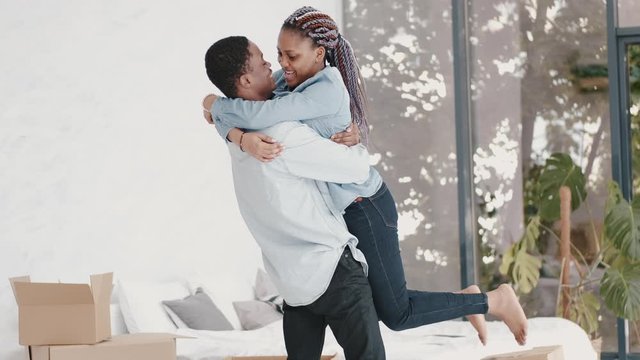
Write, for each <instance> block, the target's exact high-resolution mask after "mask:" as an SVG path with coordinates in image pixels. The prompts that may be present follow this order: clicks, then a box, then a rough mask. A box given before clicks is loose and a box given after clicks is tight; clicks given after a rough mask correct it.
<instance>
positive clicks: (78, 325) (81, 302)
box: [9, 273, 113, 345]
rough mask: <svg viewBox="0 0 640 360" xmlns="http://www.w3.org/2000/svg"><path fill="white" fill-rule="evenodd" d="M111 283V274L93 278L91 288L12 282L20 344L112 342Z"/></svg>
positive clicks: (80, 285)
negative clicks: (107, 340)
mask: <svg viewBox="0 0 640 360" xmlns="http://www.w3.org/2000/svg"><path fill="white" fill-rule="evenodd" d="M112 280H113V274H112V273H106V274H99V275H91V286H89V285H88V284H60V283H57V284H56V283H32V282H31V280H30V279H29V277H28V276H23V277H18V278H12V279H9V281H10V282H11V287H12V289H13V293H14V295H15V298H16V302H17V303H18V328H19V343H20V344H21V345H71V344H95V343H97V342H100V341H102V340H104V339H107V338H109V336H111V321H110V308H109V302H110V298H111V288H112Z"/></svg>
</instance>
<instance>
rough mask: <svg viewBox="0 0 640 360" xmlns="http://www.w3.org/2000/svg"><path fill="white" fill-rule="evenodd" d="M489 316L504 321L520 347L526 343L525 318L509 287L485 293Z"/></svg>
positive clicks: (503, 286)
mask: <svg viewBox="0 0 640 360" xmlns="http://www.w3.org/2000/svg"><path fill="white" fill-rule="evenodd" d="M487 298H488V302H489V314H491V315H495V316H496V317H498V318H499V319H500V320H502V321H504V323H505V324H507V326H508V327H509V330H511V332H512V333H513V336H514V337H515V338H516V341H517V342H518V344H520V345H524V344H525V343H526V342H527V317H526V316H525V315H524V311H523V310H522V306H520V303H519V302H518V297H517V296H516V293H515V292H514V291H513V289H512V288H511V286H509V285H507V284H502V285H500V286H498V288H497V289H495V290H492V291H489V292H488V293H487Z"/></svg>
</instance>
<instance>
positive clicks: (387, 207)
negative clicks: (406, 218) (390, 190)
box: [370, 194, 398, 229]
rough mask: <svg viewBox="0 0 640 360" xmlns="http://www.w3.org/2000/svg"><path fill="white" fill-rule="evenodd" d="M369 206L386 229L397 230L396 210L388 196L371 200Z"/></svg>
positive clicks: (394, 204) (391, 198)
mask: <svg viewBox="0 0 640 360" xmlns="http://www.w3.org/2000/svg"><path fill="white" fill-rule="evenodd" d="M370 201H371V205H372V207H373V208H374V209H375V212H376V215H377V216H378V217H380V218H381V219H382V221H383V222H384V224H385V225H386V226H387V227H390V228H394V229H397V228H398V210H397V209H396V203H395V202H394V201H393V197H391V195H390V194H385V196H381V197H378V198H375V199H371V200H370Z"/></svg>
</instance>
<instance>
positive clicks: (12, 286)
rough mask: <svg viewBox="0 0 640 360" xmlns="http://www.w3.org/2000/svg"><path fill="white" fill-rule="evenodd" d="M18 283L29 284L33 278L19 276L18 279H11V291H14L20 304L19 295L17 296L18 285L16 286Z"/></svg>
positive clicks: (14, 295)
mask: <svg viewBox="0 0 640 360" xmlns="http://www.w3.org/2000/svg"><path fill="white" fill-rule="evenodd" d="M17 282H26V283H29V282H31V278H30V277H29V276H18V277H13V278H9V283H10V284H11V289H12V290H13V297H15V299H16V302H17V303H18V295H17V294H16V285H15V283H17ZM18 304H20V303H18Z"/></svg>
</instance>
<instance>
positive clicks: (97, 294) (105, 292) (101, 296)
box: [91, 273, 113, 304]
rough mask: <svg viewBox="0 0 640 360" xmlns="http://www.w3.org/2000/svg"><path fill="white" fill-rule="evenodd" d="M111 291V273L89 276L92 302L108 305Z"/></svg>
mask: <svg viewBox="0 0 640 360" xmlns="http://www.w3.org/2000/svg"><path fill="white" fill-rule="evenodd" d="M111 289H113V273H104V274H95V275H91V293H92V295H93V301H94V302H95V303H96V304H98V303H105V302H106V303H107V304H108V303H109V302H110V301H111Z"/></svg>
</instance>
